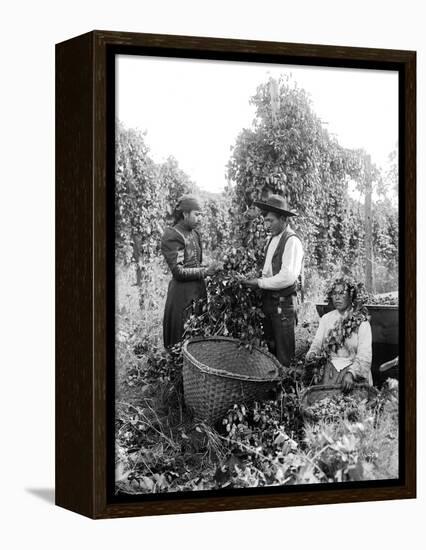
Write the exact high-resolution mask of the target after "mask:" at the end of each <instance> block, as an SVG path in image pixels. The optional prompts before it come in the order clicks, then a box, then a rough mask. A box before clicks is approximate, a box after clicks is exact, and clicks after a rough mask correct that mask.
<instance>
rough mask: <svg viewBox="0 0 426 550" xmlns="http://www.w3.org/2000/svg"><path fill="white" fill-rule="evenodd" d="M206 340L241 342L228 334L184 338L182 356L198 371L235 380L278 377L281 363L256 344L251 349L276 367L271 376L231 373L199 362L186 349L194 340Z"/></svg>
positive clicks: (263, 380)
mask: <svg viewBox="0 0 426 550" xmlns="http://www.w3.org/2000/svg"><path fill="white" fill-rule="evenodd" d="M208 340H210V341H211V340H221V341H227V342H232V343H238V344H239V343H241V340H238V339H237V338H230V337H229V336H196V337H195V338H188V339H187V340H185V342H184V344H183V346H182V353H183V355H184V356H186V357H187V358H188V359H189V360H190V361H191V363H192V364H193V365H194V366H195V367H197V368H198V369H199V370H200V371H202V372H205V373H206V374H215V375H217V376H222V377H224V378H233V379H236V380H247V381H250V382H276V381H278V380H279V379H280V372H281V369H282V368H283V367H282V365H281V363H280V362H279V361H278V359H277V358H276V357H275V356H274V355H272V353H270V352H269V351H267V350H264V349H262V348H259V347H258V346H253V349H255V350H256V351H258V352H260V353H263V354H264V355H265V356H266V357H268V358H269V359H271V360H272V362H273V364H274V366H275V368H276V373H275V375H274V376H273V377H271V376H268V377H266V376H265V377H259V376H257V377H253V376H249V375H247V374H237V373H233V372H228V371H226V370H223V369H216V368H213V367H209V366H208V365H205V364H204V363H201V361H198V359H195V357H194V356H193V355H192V354H191V353H190V352H189V351H188V345H189V344H194V343H196V342H204V341H208Z"/></svg>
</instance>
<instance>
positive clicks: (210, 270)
mask: <svg viewBox="0 0 426 550" xmlns="http://www.w3.org/2000/svg"><path fill="white" fill-rule="evenodd" d="M221 269H223V264H222V262H218V261H216V260H215V261H213V262H211V263H210V264H209V265H208V266H207V269H206V275H214V274H215V273H216V271H220V270H221Z"/></svg>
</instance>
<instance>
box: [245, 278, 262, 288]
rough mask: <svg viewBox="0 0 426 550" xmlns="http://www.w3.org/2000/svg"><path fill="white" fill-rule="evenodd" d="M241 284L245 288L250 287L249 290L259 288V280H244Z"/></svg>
mask: <svg viewBox="0 0 426 550" xmlns="http://www.w3.org/2000/svg"><path fill="white" fill-rule="evenodd" d="M241 282H242V284H243V285H244V286H248V287H249V288H257V287H258V286H259V285H258V282H257V279H242V281H241Z"/></svg>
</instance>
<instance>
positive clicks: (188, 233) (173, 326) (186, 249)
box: [161, 195, 218, 349]
mask: <svg viewBox="0 0 426 550" xmlns="http://www.w3.org/2000/svg"><path fill="white" fill-rule="evenodd" d="M201 216H202V212H201V205H200V203H199V201H198V199H197V198H196V197H195V196H194V195H183V196H182V197H181V198H180V200H179V201H178V203H177V205H176V209H175V225H174V226H173V227H168V228H167V229H166V230H165V231H164V234H163V236H162V239H161V252H162V253H163V256H164V258H165V260H166V262H167V265H168V266H169V268H170V271H171V273H172V276H173V278H172V280H171V281H170V283H169V288H168V292H167V300H166V306H165V309H164V320H163V340H164V347H165V348H166V349H169V348H171V347H172V346H174V345H175V344H177V343H178V342H179V341H180V340H181V338H182V335H183V330H184V324H185V321H186V320H187V318H188V316H189V315H190V314H191V311H192V307H193V305H194V304H196V303H197V302H198V300H202V299H206V298H207V291H206V285H205V282H204V278H205V277H206V275H212V274H213V273H215V271H217V269H218V264H217V263H216V262H214V263H212V264H210V265H209V266H208V267H202V260H203V252H202V245H201V237H200V233H199V231H198V228H199V226H200V223H201Z"/></svg>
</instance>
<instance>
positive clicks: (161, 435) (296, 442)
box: [115, 78, 398, 493]
mask: <svg viewBox="0 0 426 550" xmlns="http://www.w3.org/2000/svg"><path fill="white" fill-rule="evenodd" d="M271 94H272V88H271V82H266V83H263V84H261V85H260V86H259V87H258V90H257V92H256V94H255V96H254V97H253V98H252V102H253V104H254V105H255V107H256V115H255V119H254V121H253V124H252V126H251V127H250V128H246V129H244V130H242V131H241V132H240V134H239V135H238V137H237V139H236V142H235V146H234V147H233V150H232V151H231V155H230V159H229V164H228V167H227V176H228V180H229V185H228V187H227V189H226V190H225V192H224V193H223V194H221V195H218V194H211V193H207V192H202V191H201V190H200V189H199V187H198V186H197V184H196V183H195V182H193V181H191V180H190V178H189V177H188V176H187V175H186V174H185V173H184V172H183V171H182V170H181V168H180V167H179V164H178V162H177V161H176V159H174V158H173V157H170V158H168V159H167V160H166V161H165V162H162V163H156V162H154V161H153V160H152V158H151V156H150V151H149V147H148V145H147V139H146V136H145V135H143V134H142V133H139V132H136V131H134V130H132V129H128V128H125V127H124V126H123V125H122V124H120V123H118V125H117V142H116V185H115V190H116V265H117V269H116V415H115V421H116V426H115V428H116V486H117V491H118V492H120V493H155V492H174V491H193V490H208V489H217V488H229V489H232V488H238V487H257V486H266V485H281V484H304V483H324V482H334V481H352V480H358V479H387V478H394V477H397V475H398V391H397V383H396V382H395V381H393V382H392V381H391V382H390V383H389V384H387V385H385V386H384V387H383V388H382V389H381V390H380V392H379V393H378V394H377V396H376V397H375V398H374V399H373V400H370V401H362V400H361V401H358V400H357V401H355V400H354V399H352V398H351V397H344V398H342V400H340V401H339V400H329V401H323V402H322V403H318V404H316V405H315V406H314V407H313V410H312V411H311V412H312V415H311V418H310V419H308V418H307V415H306V414H304V412H303V410H302V409H301V406H300V399H301V391H302V390H303V384H304V383H305V380H302V368H301V367H302V365H303V363H304V358H305V355H306V352H307V350H308V348H309V345H310V343H311V341H312V339H313V337H314V334H315V330H316V327H317V325H318V316H317V314H316V311H315V307H314V304H315V303H316V302H317V301H322V300H323V299H324V290H325V282H326V279H327V278H329V277H331V276H334V275H336V272H341V271H346V272H350V274H351V275H352V276H353V277H354V278H356V279H357V280H364V278H365V277H366V267H365V265H366V262H367V263H368V261H369V262H370V264H372V265H373V274H374V277H375V291H376V292H382V293H383V292H389V291H390V290H393V289H395V288H397V283H398V269H397V267H398V264H397V262H398V212H397V208H396V207H395V204H394V203H393V201H392V199H391V198H390V197H389V196H388V195H387V193H386V188H387V187H388V188H389V187H392V188H393V187H394V183H395V174H394V171H392V170H391V171H390V172H389V174H388V175H386V174H384V175H382V174H380V172H379V171H378V169H377V167H375V166H374V165H373V164H372V163H371V159H370V158H369V156H368V155H367V153H366V152H365V151H354V150H348V149H345V148H343V147H342V146H340V145H339V143H337V141H336V140H335V139H334V138H333V137H332V136H331V135H330V134H329V133H328V132H327V130H326V129H325V128H324V126H323V125H322V123H321V121H320V120H319V118H318V117H317V116H316V114H315V113H314V112H313V110H312V107H311V104H310V101H309V97H308V96H307V94H306V93H305V92H304V91H303V90H301V89H300V88H298V87H297V86H295V85H294V83H292V82H291V81H290V80H286V79H284V78H283V79H281V80H280V81H279V82H278V83H276V90H275V101H274V102H273V101H272V95H271ZM393 161H394V163H395V162H396V161H395V159H393ZM395 166H396V164H395ZM372 182H373V183H374V191H375V193H376V195H377V198H376V199H375V200H374V201H373V205H372V209H371V217H372V242H370V243H367V244H369V245H371V246H369V249H370V253H371V252H372V254H373V258H371V257H367V256H368V254H367V250H366V238H367V234H368V232H367V231H366V227H365V223H364V222H365V208H364V207H365V204H364V200H363V198H364V197H365V196H366V193H367V191H366V187H367V184H368V185H371V184H372ZM389 182H390V183H389ZM353 188H355V189H356V193H353V192H351V189H353ZM325 191H326V192H325ZM187 192H196V193H198V194H200V195H201V196H202V198H203V200H204V211H205V217H204V220H203V228H202V235H203V245H204V252H205V258H206V260H207V258H211V259H213V258H215V259H218V260H220V261H221V262H223V265H224V268H223V270H222V271H220V272H218V273H216V274H215V276H213V277H210V278H208V280H207V287H208V295H209V300H208V301H207V302H206V303H205V304H204V306H203V312H202V315H199V316H195V315H193V316H190V318H189V320H188V323H187V326H186V334H185V337H189V336H194V335H204V336H209V335H223V336H230V337H233V338H238V339H239V340H241V341H242V342H243V343H244V345H246V346H247V347H248V348H251V347H252V346H264V345H265V342H264V341H263V333H262V319H263V313H262V310H261V307H260V306H261V301H260V294H259V292H258V291H256V290H249V289H246V288H243V287H242V285H241V282H240V279H241V277H242V276H244V277H256V276H258V275H260V269H261V267H262V261H263V247H264V244H265V239H266V232H265V227H264V224H263V218H262V216H261V215H260V213H259V211H258V210H257V209H256V208H255V207H254V206H253V203H254V201H255V200H259V199H264V198H265V197H266V196H267V195H268V194H269V193H281V194H284V195H286V196H287V198H288V200H289V203H290V206H291V207H292V208H293V209H295V210H296V211H297V212H298V213H299V214H300V216H299V217H298V218H295V219H294V220H293V221H292V223H293V224H294V226H295V228H296V230H297V231H298V232H299V234H300V236H301V237H302V240H303V242H304V248H305V252H306V254H305V269H304V272H305V285H304V288H303V293H304V302H303V303H302V304H301V310H300V312H299V324H298V327H297V330H296V360H295V363H294V365H293V366H292V368H291V369H290V371H289V372H287V373H286V376H285V378H283V379H282V380H281V385H280V387H279V388H278V390H277V395H276V396H275V398H274V399H271V400H267V401H264V402H262V403H252V404H250V405H247V404H235V405H234V406H233V407H231V409H230V410H229V411H228V413H227V414H226V415H225V416H224V418H223V419H222V421H221V422H219V423H218V424H217V425H216V426H208V425H206V424H204V423H202V422H199V421H197V419H195V418H193V416H192V412H191V411H189V410H187V408H186V406H185V402H184V396H183V390H182V355H181V350H180V346H179V345H178V346H176V348H175V349H174V350H173V352H172V353H166V352H165V350H164V349H163V345H162V316H163V311H164V303H165V298H166V294H167V285H168V281H169V278H170V274H169V273H168V270H167V268H166V266H165V263H164V261H163V260H162V259H161V257H160V256H161V255H160V249H159V246H160V238H161V234H162V232H163V230H164V228H165V227H166V225H169V224H171V223H172V219H173V206H174V205H175V203H176V201H177V198H178V197H179V196H180V195H182V194H183V193H187ZM357 193H358V196H359V197H360V198H358V197H357ZM395 300H397V299H395V298H394V297H393V296H391V295H389V296H382V297H373V298H372V299H371V300H369V303H372V304H373V303H374V304H393V303H395Z"/></svg>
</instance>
